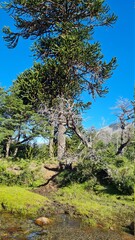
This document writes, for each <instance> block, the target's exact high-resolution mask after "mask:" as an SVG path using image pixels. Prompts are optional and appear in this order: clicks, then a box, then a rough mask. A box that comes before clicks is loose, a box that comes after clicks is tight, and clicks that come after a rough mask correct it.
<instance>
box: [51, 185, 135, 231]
mask: <svg viewBox="0 0 135 240" xmlns="http://www.w3.org/2000/svg"><path fill="white" fill-rule="evenodd" d="M55 198H56V200H57V201H59V202H61V203H63V204H64V203H65V204H69V205H71V206H74V207H75V209H76V211H77V212H78V213H79V214H80V215H81V218H83V220H84V221H86V222H88V223H89V224H90V225H100V226H103V227H105V228H109V227H114V228H116V226H117V227H120V226H122V225H125V226H126V224H128V223H129V222H130V221H132V220H133V215H134V212H133V211H134V210H133V209H134V202H133V196H130V197H128V198H127V199H124V196H118V195H113V194H112V195H111V194H107V193H105V192H104V193H100V192H99V193H98V192H96V193H95V192H94V191H87V190H86V189H85V185H83V184H82V185H81V184H73V185H71V186H69V187H64V188H62V189H60V190H59V191H58V192H57V196H56V197H55Z"/></svg>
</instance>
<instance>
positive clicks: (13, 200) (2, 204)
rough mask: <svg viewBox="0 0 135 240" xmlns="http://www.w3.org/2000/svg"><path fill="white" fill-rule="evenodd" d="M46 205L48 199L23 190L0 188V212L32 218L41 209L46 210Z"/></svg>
mask: <svg viewBox="0 0 135 240" xmlns="http://www.w3.org/2000/svg"><path fill="white" fill-rule="evenodd" d="M48 205H49V200H48V198H46V197H44V196H41V195H39V194H36V193H33V192H30V191H28V190H26V189H24V188H21V187H17V186H12V187H7V186H0V211H2V210H5V211H8V212H12V213H19V214H22V215H27V216H34V215H35V214H36V213H37V212H38V211H39V210H40V209H41V208H44V209H46V208H47V206H48Z"/></svg>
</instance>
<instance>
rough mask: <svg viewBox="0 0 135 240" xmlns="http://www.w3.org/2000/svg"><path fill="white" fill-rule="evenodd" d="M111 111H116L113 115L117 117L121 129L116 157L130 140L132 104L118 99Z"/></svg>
mask: <svg viewBox="0 0 135 240" xmlns="http://www.w3.org/2000/svg"><path fill="white" fill-rule="evenodd" d="M113 109H115V110H116V113H115V115H116V116H117V117H118V120H119V122H120V128H121V135H120V146H119V147H118V149H117V152H116V155H119V154H122V151H123V149H124V148H125V147H126V146H127V145H128V144H129V142H130V140H131V136H132V124H133V119H134V102H132V101H129V100H128V99H124V98H120V99H119V100H118V101H117V104H116V106H115V107H114V108H113ZM129 123H130V125H129Z"/></svg>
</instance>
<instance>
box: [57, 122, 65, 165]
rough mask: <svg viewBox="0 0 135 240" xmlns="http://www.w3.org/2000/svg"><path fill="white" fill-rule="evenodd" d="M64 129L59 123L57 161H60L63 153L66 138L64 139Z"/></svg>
mask: <svg viewBox="0 0 135 240" xmlns="http://www.w3.org/2000/svg"><path fill="white" fill-rule="evenodd" d="M65 132H66V127H65V125H64V124H63V123H59V126H58V153H57V157H58V160H59V161H61V159H62V157H63V156H64V153H65V148H66V137H65Z"/></svg>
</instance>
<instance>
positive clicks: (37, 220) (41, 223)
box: [35, 217, 52, 226]
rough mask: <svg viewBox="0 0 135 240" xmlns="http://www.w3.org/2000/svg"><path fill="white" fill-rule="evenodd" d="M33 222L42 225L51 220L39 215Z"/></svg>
mask: <svg viewBox="0 0 135 240" xmlns="http://www.w3.org/2000/svg"><path fill="white" fill-rule="evenodd" d="M35 223H36V224H37V225H39V226H44V225H48V224H50V223H52V220H51V219H49V218H47V217H39V218H37V219H36V220H35Z"/></svg>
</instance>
